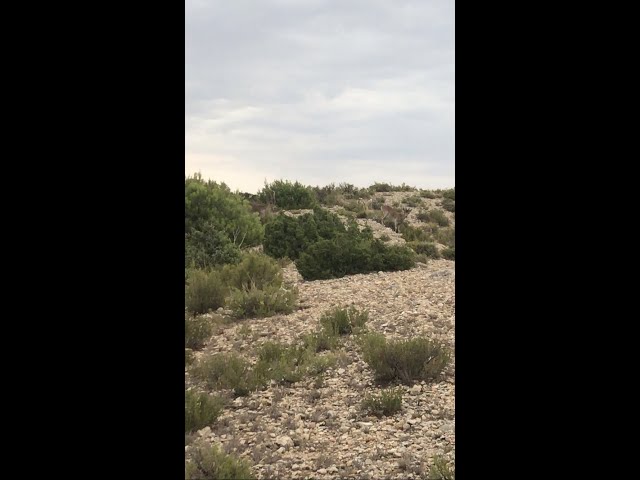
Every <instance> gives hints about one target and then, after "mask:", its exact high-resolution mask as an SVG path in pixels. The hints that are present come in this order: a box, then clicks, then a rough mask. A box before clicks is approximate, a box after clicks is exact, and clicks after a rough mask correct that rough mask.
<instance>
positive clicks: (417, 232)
mask: <svg viewBox="0 0 640 480" xmlns="http://www.w3.org/2000/svg"><path fill="white" fill-rule="evenodd" d="M399 231H400V234H401V235H402V238H404V239H405V241H407V242H428V241H429V240H431V234H430V233H429V232H427V231H426V230H425V229H424V228H417V227H412V226H411V225H407V224H406V223H403V224H401V225H400V228H399Z"/></svg>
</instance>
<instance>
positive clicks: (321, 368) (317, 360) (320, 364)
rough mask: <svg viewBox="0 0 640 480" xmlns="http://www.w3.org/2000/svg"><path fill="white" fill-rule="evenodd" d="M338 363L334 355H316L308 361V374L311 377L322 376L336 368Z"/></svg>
mask: <svg viewBox="0 0 640 480" xmlns="http://www.w3.org/2000/svg"><path fill="white" fill-rule="evenodd" d="M336 362H337V358H336V356H335V355H334V354H333V353H329V354H327V355H322V356H320V355H315V356H313V357H311V358H310V359H309V360H308V361H307V363H306V372H307V373H308V374H309V375H320V374H322V373H324V372H326V371H327V370H328V369H330V368H332V367H333V366H335V364H336Z"/></svg>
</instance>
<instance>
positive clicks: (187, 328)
mask: <svg viewBox="0 0 640 480" xmlns="http://www.w3.org/2000/svg"><path fill="white" fill-rule="evenodd" d="M211 330H212V328H211V321H210V320H209V319H208V318H205V317H197V316H192V315H190V314H188V313H185V314H184V346H185V347H186V348H190V349H192V350H198V349H200V348H202V347H203V346H204V344H205V342H206V341H207V340H208V339H209V338H210V337H211Z"/></svg>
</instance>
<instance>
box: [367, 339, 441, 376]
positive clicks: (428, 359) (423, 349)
mask: <svg viewBox="0 0 640 480" xmlns="http://www.w3.org/2000/svg"><path fill="white" fill-rule="evenodd" d="M362 350H363V357H364V360H365V362H367V363H368V364H369V366H370V367H371V368H372V369H373V371H374V373H375V377H376V379H377V380H378V381H381V382H390V381H394V380H397V381H400V382H402V383H405V384H411V383H413V382H414V381H416V380H434V379H436V378H438V376H439V375H440V373H441V372H442V371H443V370H444V368H445V367H446V366H447V364H448V362H449V359H450V356H449V352H448V351H447V349H446V348H444V347H442V346H440V345H438V344H436V343H434V342H432V341H430V340H429V339H427V338H414V339H411V340H395V341H387V340H386V339H385V337H384V335H381V334H370V335H367V336H366V337H364V340H363V342H362Z"/></svg>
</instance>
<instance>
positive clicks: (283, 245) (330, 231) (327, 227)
mask: <svg viewBox="0 0 640 480" xmlns="http://www.w3.org/2000/svg"><path fill="white" fill-rule="evenodd" d="M344 232H345V227H344V225H343V223H342V222H341V221H340V218H339V217H338V216H337V215H336V214H334V213H332V212H329V211H327V210H324V209H321V208H316V209H314V211H313V214H305V215H301V216H299V217H296V218H293V217H289V216H286V215H278V216H276V217H274V218H273V219H272V220H271V221H270V222H269V223H268V224H267V225H266V227H265V239H264V252H265V253H266V254H267V255H270V256H272V257H275V258H283V257H289V258H290V259H291V260H296V259H298V257H299V256H300V254H301V253H302V252H303V251H304V250H305V249H306V248H308V247H309V246H310V245H312V244H313V243H315V242H317V241H318V240H321V239H332V238H335V236H336V235H338V234H340V233H344Z"/></svg>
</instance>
